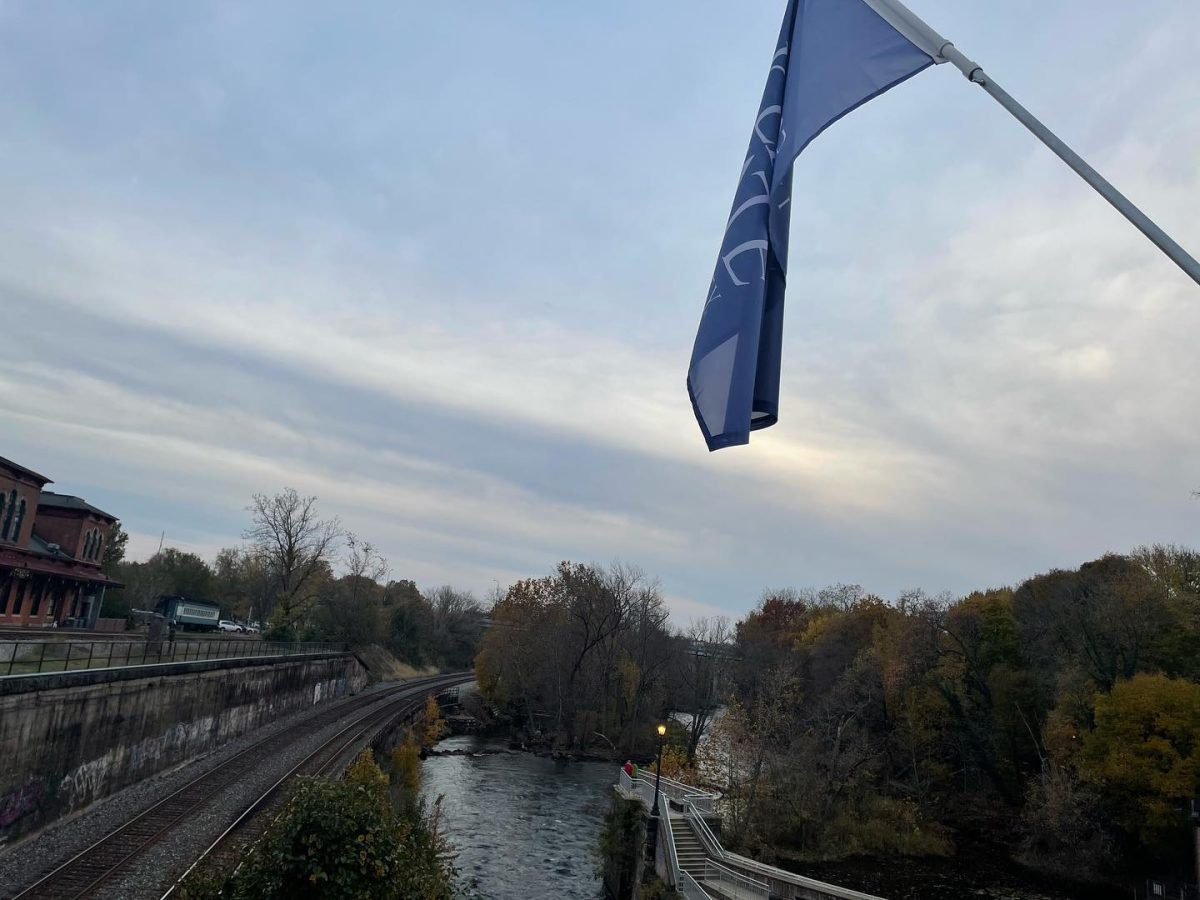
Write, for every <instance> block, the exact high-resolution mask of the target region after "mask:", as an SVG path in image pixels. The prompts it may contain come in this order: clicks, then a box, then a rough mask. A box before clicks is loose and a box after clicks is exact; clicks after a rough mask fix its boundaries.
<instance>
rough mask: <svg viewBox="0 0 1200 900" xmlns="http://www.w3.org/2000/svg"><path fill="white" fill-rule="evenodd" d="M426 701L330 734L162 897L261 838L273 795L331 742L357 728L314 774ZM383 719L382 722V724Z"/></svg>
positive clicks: (413, 701) (465, 677)
mask: <svg viewBox="0 0 1200 900" xmlns="http://www.w3.org/2000/svg"><path fill="white" fill-rule="evenodd" d="M473 677H474V676H473V675H463V676H461V677H460V680H458V681H451V682H448V683H447V684H445V685H429V687H452V686H453V685H455V684H462V683H465V682H467V681H470V680H471V679H472V678H473ZM424 703H425V699H424V696H421V697H415V698H411V699H410V700H409V702H408V703H406V704H405V705H404V706H403V707H401V708H400V709H399V710H395V709H393V708H392V707H384V708H383V709H379V710H375V711H374V712H372V713H370V714H369V715H367V716H364V717H363V718H362V719H360V720H358V721H356V722H352V723H350V724H349V725H347V726H346V727H345V728H343V729H342V730H341V731H339V732H338V733H337V734H335V735H333V736H332V737H330V738H329V740H328V741H326V742H325V743H324V744H322V745H321V746H320V747H317V748H316V749H315V750H313V751H312V752H311V753H310V754H308V756H306V757H304V759H302V760H300V762H298V763H296V765H294V766H293V767H292V768H291V769H290V770H289V771H288V772H286V773H285V774H284V775H283V776H281V777H280V778H279V780H278V781H276V782H275V783H274V784H272V785H271V786H270V787H269V788H267V789H266V790H265V791H263V793H262V794H261V795H260V796H259V797H258V799H257V800H254V801H253V802H252V803H251V804H250V805H249V806H247V807H246V809H244V810H243V811H242V812H241V814H240V815H239V816H238V817H237V818H236V819H234V821H233V822H231V823H230V824H229V826H228V827H227V828H226V829H225V830H224V831H222V832H221V833H220V834H219V835H217V837H216V838H215V839H214V840H213V842H212V843H211V844H209V845H208V846H207V847H206V848H205V849H204V850H203V851H201V853H200V855H199V856H197V857H196V858H195V859H194V860H193V861H192V864H191V865H190V866H188V867H187V869H186V870H185V871H184V873H183V874H182V875H180V876H179V877H178V878H177V879H176V880H175V881H174V883H172V884H171V886H170V887H169V888H167V891H166V893H164V894H163V895H162V896H161V897H160V898H159V900H168V898H169V897H173V896H175V892H176V891H177V890H179V889H180V888H181V887H182V886H183V884H184V882H185V881H187V878H188V876H189V875H191V874H192V872H194V871H195V870H196V869H197V868H198V867H199V866H200V865H201V864H202V863H204V862H205V861H206V860H213V859H220V858H221V856H222V855H227V853H228V852H238V853H239V855H242V851H243V850H245V849H248V848H250V847H253V846H254V845H255V844H257V843H258V841H259V839H261V837H262V834H263V832H265V831H266V829H267V827H268V826H269V825H270V824H271V822H274V821H275V820H276V819H278V816H274V817H272V818H271V822H267V821H266V819H267V816H266V813H267V811H268V807H269V804H270V801H271V800H272V799H274V797H275V796H276V794H277V793H278V792H279V789H280V788H281V787H282V786H283V785H284V784H285V783H286V782H287V781H289V780H290V779H292V778H294V777H296V776H297V775H300V774H303V772H302V770H303V769H305V768H306V767H308V766H309V765H310V764H311V763H312V762H313V760H314V758H316V757H317V756H319V755H321V754H322V753H324V752H325V751H327V750H329V748H330V745H332V744H333V742H334V741H336V740H337V739H338V738H339V737H341V736H342V735H343V734H345V733H346V732H347V731H350V730H351V729H356V730H355V732H354V734H353V735H351V736H350V737H349V738H347V739H346V740H345V741H343V742H342V744H341V745H340V746H339V747H338V748H337V749H335V750H334V751H333V752H332V753H330V754H329V755H328V757H327V758H326V759H325V760H324V761H322V762H321V763H320V764H319V765H317V766H316V771H315V773H314V774H316V775H318V776H323V775H329V774H331V772H332V771H333V770H334V769H335V767H336V764H337V762H338V760H339V759H341V758H342V756H343V755H344V754H345V753H346V751H347V750H349V749H350V748H351V747H355V746H362V745H365V744H369V743H371V741H373V740H374V739H375V738H376V737H377V736H378V734H379V732H380V731H384V730H389V731H390V730H392V729H393V728H395V727H396V726H397V725H398V724H399V723H400V722H403V721H404V720H405V719H406V718H409V717H411V716H412V715H413V714H414V713H417V712H419V711H420V710H421V708H422V707H423V706H424ZM380 723H383V724H382V725H381V724H380ZM377 726H378V727H377ZM372 729H374V734H373V735H372V737H371V739H370V740H368V741H366V742H364V741H363V737H364V735H366V734H368V733H369V732H371V731H372ZM246 830H249V831H250V832H251V834H250V835H249V838H250V839H249V840H243V841H241V843H240V845H239V846H237V847H231V846H230V838H232V836H233V835H234V833H235V832H244V831H246Z"/></svg>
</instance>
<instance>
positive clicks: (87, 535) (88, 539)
mask: <svg viewBox="0 0 1200 900" xmlns="http://www.w3.org/2000/svg"><path fill="white" fill-rule="evenodd" d="M91 555H92V533H91V532H90V531H86V532H84V535H83V553H82V555H81V556H80V559H90V558H91Z"/></svg>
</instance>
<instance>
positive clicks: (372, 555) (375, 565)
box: [345, 532, 388, 601]
mask: <svg viewBox="0 0 1200 900" xmlns="http://www.w3.org/2000/svg"><path fill="white" fill-rule="evenodd" d="M345 540H346V576H345V577H346V578H348V579H349V580H350V582H349V583H350V591H349V596H350V600H351V601H355V600H357V599H358V597H359V594H360V593H361V592H362V590H363V588H367V587H376V586H378V585H379V584H382V583H383V580H384V579H385V578H387V574H388V562H387V560H386V559H384V558H383V555H382V554H381V553H380V552H379V551H378V550H377V549H375V545H374V544H372V543H371V542H370V541H364V540H362V539H361V538H359V537H358V536H357V535H355V534H353V533H350V532H347V533H346V536H345Z"/></svg>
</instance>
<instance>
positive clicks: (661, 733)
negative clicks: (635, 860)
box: [646, 725, 667, 861]
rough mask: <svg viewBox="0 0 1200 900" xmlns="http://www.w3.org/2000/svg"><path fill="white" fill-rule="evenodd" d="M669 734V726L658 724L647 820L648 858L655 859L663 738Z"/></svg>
mask: <svg viewBox="0 0 1200 900" xmlns="http://www.w3.org/2000/svg"><path fill="white" fill-rule="evenodd" d="M666 735H667V726H666V725H659V726H658V753H657V763H656V766H655V773H654V803H653V804H652V805H651V806H650V818H649V819H647V820H646V859H648V860H651V861H653V859H654V852H655V848H656V847H657V846H658V783H659V781H660V780H661V779H662V748H663V738H664V737H666Z"/></svg>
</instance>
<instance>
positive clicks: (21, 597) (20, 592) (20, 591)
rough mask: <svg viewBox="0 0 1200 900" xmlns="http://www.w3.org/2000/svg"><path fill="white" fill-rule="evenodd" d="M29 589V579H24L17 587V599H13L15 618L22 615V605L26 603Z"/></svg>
mask: <svg viewBox="0 0 1200 900" xmlns="http://www.w3.org/2000/svg"><path fill="white" fill-rule="evenodd" d="M28 587H29V579H28V578H22V579H21V581H20V583H19V584H18V585H17V595H16V597H15V598H13V611H12V614H13V615H14V616H19V615H20V614H21V605H22V604H23V603H24V602H25V591H26V590H27V589H28Z"/></svg>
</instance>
